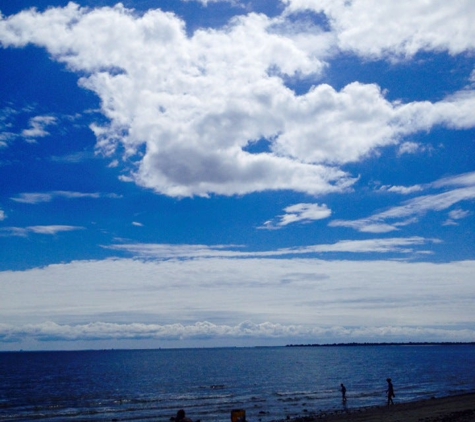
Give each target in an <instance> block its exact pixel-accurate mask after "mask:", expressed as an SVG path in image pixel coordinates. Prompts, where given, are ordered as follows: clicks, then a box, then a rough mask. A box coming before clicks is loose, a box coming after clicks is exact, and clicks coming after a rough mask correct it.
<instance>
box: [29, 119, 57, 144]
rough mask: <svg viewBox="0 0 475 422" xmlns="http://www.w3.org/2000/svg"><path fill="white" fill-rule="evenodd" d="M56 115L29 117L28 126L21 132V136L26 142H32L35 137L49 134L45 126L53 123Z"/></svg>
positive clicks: (55, 121) (55, 120)
mask: <svg viewBox="0 0 475 422" xmlns="http://www.w3.org/2000/svg"><path fill="white" fill-rule="evenodd" d="M56 123H57V119H56V117H53V116H36V117H33V118H31V119H30V121H29V126H30V127H29V128H28V129H24V130H23V131H22V132H21V136H22V137H23V138H25V139H26V140H27V141H28V142H34V141H35V139H36V138H44V137H45V136H48V135H49V132H48V131H47V130H46V127H48V126H51V125H55V124H56Z"/></svg>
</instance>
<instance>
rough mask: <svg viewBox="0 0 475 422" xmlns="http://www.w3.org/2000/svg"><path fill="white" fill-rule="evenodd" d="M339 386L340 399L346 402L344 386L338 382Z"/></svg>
mask: <svg viewBox="0 0 475 422" xmlns="http://www.w3.org/2000/svg"><path fill="white" fill-rule="evenodd" d="M340 386H341V399H342V400H343V403H346V387H345V386H344V385H343V384H340Z"/></svg>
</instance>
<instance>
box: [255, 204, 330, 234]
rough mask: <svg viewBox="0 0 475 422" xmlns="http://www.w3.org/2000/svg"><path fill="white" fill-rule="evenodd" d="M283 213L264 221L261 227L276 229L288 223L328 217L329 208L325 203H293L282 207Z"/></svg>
mask: <svg viewBox="0 0 475 422" xmlns="http://www.w3.org/2000/svg"><path fill="white" fill-rule="evenodd" d="M284 211H285V214H283V215H280V216H279V217H278V218H277V221H275V220H269V221H266V222H265V223H264V224H263V226H262V227H259V228H261V229H268V230H272V229H278V228H282V227H284V226H287V225H288V224H292V223H299V222H303V223H305V222H311V221H315V220H323V219H325V218H328V217H330V215H331V213H332V212H331V210H330V209H329V208H328V207H327V205H326V204H322V205H320V204H295V205H290V206H288V207H286V208H284Z"/></svg>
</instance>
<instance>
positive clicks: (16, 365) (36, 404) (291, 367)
mask: <svg viewBox="0 0 475 422" xmlns="http://www.w3.org/2000/svg"><path fill="white" fill-rule="evenodd" d="M388 377H389V378H391V379H392V380H393V384H394V388H395V393H396V397H395V402H408V401H414V400H419V399H426V398H431V397H442V396H447V395H454V394H461V393H467V392H475V346H474V345H446V346H442V345H435V346H416V345H412V346H339V347H263V348H217V349H159V350H103V351H77V352H3V353H0V421H32V420H40V421H56V422H58V421H76V422H77V421H163V422H165V421H166V422H169V421H170V418H171V417H172V416H175V415H176V412H177V410H178V409H181V408H183V409H185V411H186V414H187V416H189V417H190V418H191V419H192V420H193V421H196V420H201V421H202V422H221V421H230V415H231V410H232V409H244V410H245V411H246V418H247V420H248V421H250V422H259V421H260V422H270V421H273V420H283V419H286V418H287V417H288V416H289V417H296V416H305V415H311V414H320V413H321V412H326V411H338V410H344V409H345V406H346V408H348V409H354V408H361V407H367V406H374V405H385V402H386V395H385V391H386V387H387V383H386V378H388ZM341 383H344V384H345V386H346V388H347V402H346V404H343V403H342V400H341V393H340V384H341Z"/></svg>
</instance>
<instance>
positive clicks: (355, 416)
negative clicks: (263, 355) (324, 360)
mask: <svg viewBox="0 0 475 422" xmlns="http://www.w3.org/2000/svg"><path fill="white" fill-rule="evenodd" d="M343 421H345V422H346V421H351V422H452V421H454V422H475V393H474V394H464V395H460V396H451V397H444V398H434V399H430V400H423V401H418V402H412V403H401V404H397V403H396V404H394V405H392V406H389V407H388V406H380V407H370V408H365V409H351V410H348V411H347V412H345V411H341V412H338V413H332V414H322V415H318V416H306V417H303V418H297V419H294V420H293V422H343Z"/></svg>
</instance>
